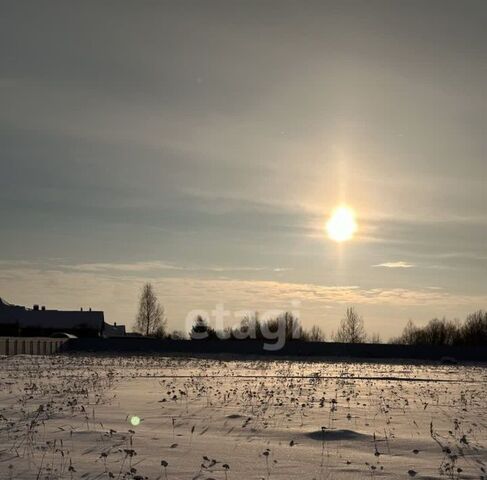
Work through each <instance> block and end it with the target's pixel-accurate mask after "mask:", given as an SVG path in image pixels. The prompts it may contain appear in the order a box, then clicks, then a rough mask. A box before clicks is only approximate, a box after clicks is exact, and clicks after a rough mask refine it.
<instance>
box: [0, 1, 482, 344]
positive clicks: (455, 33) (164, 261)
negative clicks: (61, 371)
mask: <svg viewBox="0 0 487 480" xmlns="http://www.w3.org/2000/svg"><path fill="white" fill-rule="evenodd" d="M486 23H487V4H486V2H484V1H483V0H480V1H472V0H464V1H461V2H459V1H448V0H441V1H435V0H429V1H414V0H408V1H397V0H385V1H375V0H371V1H349V0H337V1H316V2H315V1H308V0H301V1H297V0H296V1H285V0H279V1H266V0H260V1H251V0H248V1H233V0H226V1H213V0H199V1H186V0H180V1H137V2H134V1H121V0H117V1H105V2H99V1H85V0H84V1H82V2H81V1H76V2H74V1H67V0H63V1H56V2H55V1H49V0H47V1H44V2H38V1H23V2H19V1H18V0H3V1H2V2H1V4H0V58H1V62H0V221H1V223H0V225H1V227H0V228H1V234H0V296H1V297H3V298H5V299H6V300H8V301H10V302H11V303H16V304H22V305H28V306H31V305H32V304H34V303H39V304H42V305H46V306H47V307H48V308H67V309H78V308H80V307H92V308H94V309H100V310H104V311H105V317H106V320H107V321H108V322H110V323H113V322H117V323H125V324H126V325H127V326H128V327H129V328H130V327H131V326H132V325H133V323H134V317H135V313H136V309H137V299H138V295H139V293H140V289H141V287H142V285H143V284H144V283H145V282H147V281H149V282H151V283H152V284H153V285H154V288H155V290H156V293H157V294H158V297H159V299H160V301H161V303H162V304H163V305H164V307H165V311H166V316H167V319H168V322H169V328H170V329H184V328H185V322H186V317H187V316H188V315H189V312H191V311H192V310H194V309H197V310H203V311H207V312H211V311H212V310H213V309H215V307H216V305H218V304H223V305H224V307H225V308H226V309H227V310H228V311H229V312H231V313H230V315H229V321H231V319H232V318H233V317H235V318H237V317H238V312H240V311H242V310H251V311H254V310H258V311H260V312H266V311H268V310H273V309H281V310H291V309H292V310H294V311H296V312H298V314H299V316H300V318H301V321H302V323H303V324H304V325H305V326H306V327H309V326H311V325H313V324H316V325H319V326H320V327H322V328H323V330H324V331H325V332H327V333H328V334H330V333H331V332H332V331H333V330H336V328H337V326H338V323H339V321H340V319H341V318H342V317H343V314H344V312H345V309H346V308H347V307H349V306H354V307H356V309H357V311H358V312H359V313H361V314H362V315H363V317H364V320H365V325H366V328H367V330H368V331H369V332H378V333H380V334H381V335H382V336H383V337H384V338H387V337H388V336H391V335H396V334H398V333H399V332H400V331H401V330H402V328H403V327H404V325H405V324H406V322H407V321H408V320H409V319H412V320H413V321H415V322H416V323H417V324H425V323H426V322H427V321H428V320H429V319H431V318H433V317H443V316H446V317H448V318H452V319H453V318H460V319H463V318H464V317H465V315H466V314H467V313H469V312H471V311H474V310H477V309H480V308H486V307H487V282H486V274H487V242H485V238H486V237H487V208H486V205H487V189H486V181H487V156H486V153H487V135H486V134H487V128H486V127H487V88H486V85H487V30H486V29H485V25H486ZM341 204H347V205H349V206H350V207H352V208H353V209H354V211H355V213H356V216H357V222H358V227H359V228H358V231H357V233H356V235H355V237H354V238H353V240H351V241H349V242H344V243H341V244H337V243H336V242H333V241H331V240H330V239H329V238H328V237H327V235H326V232H325V225H326V221H327V219H328V217H329V215H330V212H331V211H332V210H333V209H334V208H335V207H336V206H337V205H341ZM233 321H235V320H233Z"/></svg>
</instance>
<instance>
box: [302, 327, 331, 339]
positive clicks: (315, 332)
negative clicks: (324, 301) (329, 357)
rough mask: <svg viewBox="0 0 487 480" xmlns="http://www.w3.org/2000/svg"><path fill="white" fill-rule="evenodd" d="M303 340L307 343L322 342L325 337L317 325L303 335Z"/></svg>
mask: <svg viewBox="0 0 487 480" xmlns="http://www.w3.org/2000/svg"><path fill="white" fill-rule="evenodd" d="M303 339H304V340H306V341H307V342H324V341H325V339H326V335H325V333H324V332H323V330H322V329H321V328H320V327H318V325H313V326H312V327H311V330H310V331H309V332H308V331H306V332H304V333H303Z"/></svg>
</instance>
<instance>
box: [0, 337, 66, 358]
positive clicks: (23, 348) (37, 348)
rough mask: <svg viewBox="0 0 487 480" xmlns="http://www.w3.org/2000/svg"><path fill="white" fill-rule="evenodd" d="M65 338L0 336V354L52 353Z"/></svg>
mask: <svg viewBox="0 0 487 480" xmlns="http://www.w3.org/2000/svg"><path fill="white" fill-rule="evenodd" d="M65 341H66V339H64V338H45V337H0V355H52V354H53V353H57V352H59V351H60V350H61V348H62V346H63V344H64V342H65Z"/></svg>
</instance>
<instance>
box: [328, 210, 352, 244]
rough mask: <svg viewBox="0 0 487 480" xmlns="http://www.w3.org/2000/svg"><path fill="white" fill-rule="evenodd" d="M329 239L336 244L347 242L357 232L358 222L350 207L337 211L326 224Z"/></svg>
mask: <svg viewBox="0 0 487 480" xmlns="http://www.w3.org/2000/svg"><path fill="white" fill-rule="evenodd" d="M326 231H327V233H328V237H329V238H331V239H332V240H334V241H335V242H345V241H346V240H350V239H351V238H352V237H353V234H354V233H355V232H356V231H357V222H356V221H355V215H354V213H353V210H352V209H351V208H348V207H338V208H337V209H335V210H334V211H333V213H332V215H331V217H330V219H329V220H328V222H327V223H326Z"/></svg>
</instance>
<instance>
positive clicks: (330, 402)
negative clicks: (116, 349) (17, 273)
mask: <svg viewBox="0 0 487 480" xmlns="http://www.w3.org/2000/svg"><path fill="white" fill-rule="evenodd" d="M0 391H1V393H0V478H1V479H37V480H40V479H59V478H64V479H71V478H73V479H75V478H76V479H77V478H83V479H87V480H88V479H105V478H115V479H143V478H148V479H156V478H161V479H166V478H167V479H196V478H197V479H262V478H263V479H268V478H269V479H310V480H311V479H324V478H330V479H331V478H375V477H384V478H391V477H393V478H410V477H415V478H477V479H479V478H487V474H486V473H485V472H486V471H487V369H486V368H485V367H482V366H475V365H470V366H439V365H419V364H418V365H414V364H408V365H405V364H390V363H388V364H385V363H359V362H353V363H352V362H340V363H336V361H330V360H327V361H321V362H296V361H259V360H256V361H231V360H205V359H189V358H162V357H157V358H155V357H94V356H51V357H29V356H17V357H9V358H6V357H3V358H2V359H0ZM138 420H140V423H139V424H138V425H137V423H138Z"/></svg>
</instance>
